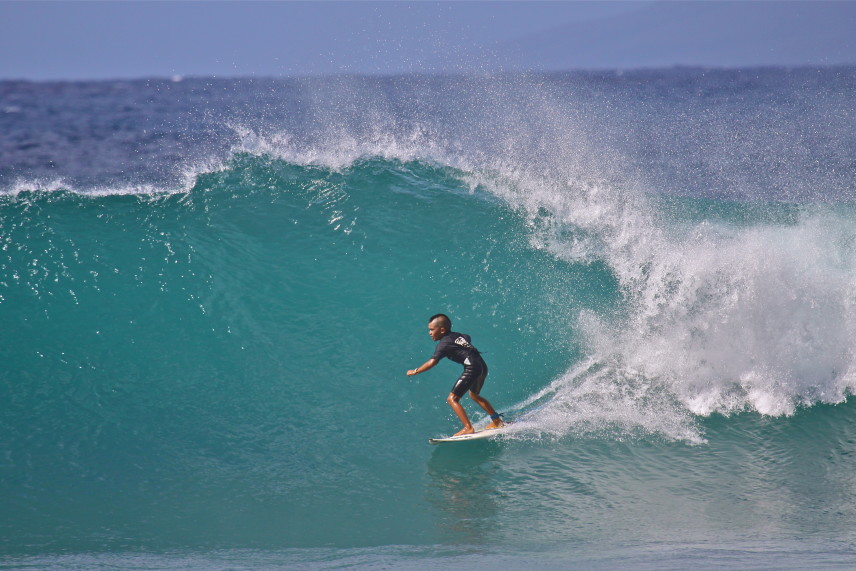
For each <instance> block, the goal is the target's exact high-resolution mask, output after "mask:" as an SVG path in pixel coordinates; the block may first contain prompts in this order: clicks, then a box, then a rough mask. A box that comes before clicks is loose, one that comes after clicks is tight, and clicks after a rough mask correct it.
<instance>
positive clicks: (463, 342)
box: [455, 337, 472, 349]
mask: <svg viewBox="0 0 856 571" xmlns="http://www.w3.org/2000/svg"><path fill="white" fill-rule="evenodd" d="M455 345H460V346H461V347H466V348H467V349H470V348H471V347H472V345H470V344H469V343H468V342H467V340H466V339H464V338H463V337H458V338H457V339H455Z"/></svg>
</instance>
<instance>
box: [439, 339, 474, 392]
mask: <svg viewBox="0 0 856 571" xmlns="http://www.w3.org/2000/svg"><path fill="white" fill-rule="evenodd" d="M443 357H447V358H448V359H449V360H450V361H454V362H455V363H458V364H460V365H463V366H464V372H463V373H462V374H461V377H460V378H459V379H458V381H457V382H456V383H455V386H454V387H452V393H454V394H455V395H456V396H458V397H461V396H463V395H464V393H466V392H467V391H472V392H474V393H475V394H479V392H481V388H482V385H484V380H485V377H487V364H486V363H485V362H484V359H482V356H481V353H479V350H478V349H476V348H475V347H473V345H472V343H471V342H470V336H469V335H467V334H466V333H455V332H451V333H446V334H445V335H444V336H443V337H442V338H441V339H440V340H439V341H437V348H436V349H435V350H434V356H433V357H432V358H433V359H436V360H437V361H439V360H440V359H442V358H443Z"/></svg>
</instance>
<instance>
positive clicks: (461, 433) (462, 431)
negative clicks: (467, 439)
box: [455, 426, 475, 436]
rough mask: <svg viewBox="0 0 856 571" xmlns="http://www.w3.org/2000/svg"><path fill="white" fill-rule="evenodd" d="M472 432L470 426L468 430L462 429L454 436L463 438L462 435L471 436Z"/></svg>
mask: <svg viewBox="0 0 856 571" xmlns="http://www.w3.org/2000/svg"><path fill="white" fill-rule="evenodd" d="M473 432H475V430H473V427H472V426H470V427H469V428H463V429H461V430H459V431H458V432H456V433H455V436H463V435H464V434H472V433H473Z"/></svg>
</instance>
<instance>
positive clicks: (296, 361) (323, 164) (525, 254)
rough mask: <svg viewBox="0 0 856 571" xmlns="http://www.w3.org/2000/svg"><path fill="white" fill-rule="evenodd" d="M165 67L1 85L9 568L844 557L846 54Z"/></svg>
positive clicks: (848, 284) (849, 363) (852, 283)
mask: <svg viewBox="0 0 856 571" xmlns="http://www.w3.org/2000/svg"><path fill="white" fill-rule="evenodd" d="M178 79H179V78H176V79H175V80H172V81H170V80H155V79H152V80H139V81H124V82H60V83H32V82H10V81H7V82H0V316H2V320H3V321H2V322H3V325H4V327H3V330H4V333H3V343H2V344H0V355H2V362H3V367H2V368H0V491H2V493H0V529H1V530H2V533H0V567H2V568H16V569H19V568H33V569H69V568H72V569H73V568H78V569H93V568H96V569H97V568H105V569H106V568H116V567H123V568H124V567H129V566H135V567H139V568H181V569H185V568H198V569H224V568H282V567H288V568H328V567H370V568H371V567H381V568H386V567H408V568H426V569H427V568H436V567H437V566H441V565H442V566H454V567H459V568H487V567H495V566H497V565H501V566H505V567H515V568H530V567H535V566H538V567H548V568H568V567H581V568H623V567H631V566H632V567H634V568H643V569H645V568H650V569H655V568H656V569H660V568H686V567H687V566H690V565H691V566H692V567H697V568H717V567H722V566H729V567H735V568H789V567H790V568H806V567H812V568H819V567H820V568H822V567H829V568H847V567H852V565H853V561H856V551H854V547H853V546H854V542H856V536H854V534H853V531H852V530H853V529H856V510H854V508H853V507H852V506H854V505H856V502H854V501H853V500H854V499H856V479H854V477H853V475H852V474H853V473H854V467H856V465H855V464H854V462H856V459H854V458H856V456H854V454H853V446H854V443H856V430H854V422H853V421H854V420H856V416H854V415H856V403H854V400H853V397H852V394H853V392H854V390H856V366H854V357H856V353H854V341H856V321H854V317H856V254H854V251H856V250H854V245H856V207H854V204H855V203H856V201H854V199H856V163H854V162H853V157H854V152H856V104H854V99H853V96H852V93H853V92H854V87H856V69H854V68H852V67H834V68H819V69H818V68H799V69H785V68H759V69H746V70H706V69H694V68H687V69H680V68H678V69H668V70H648V71H637V72H624V73H611V72H609V73H608V72H597V73H594V72H591V73H567V74H508V75H504V74H500V75H493V76H459V75H448V76H446V75H439V76H433V75H426V76H393V77H361V76H342V77H331V78H315V79H287V80H273V79H270V80H269V79H215V78H192V79H184V80H180V81H179V80H178ZM438 312H444V313H447V314H449V315H450V316H451V317H452V319H453V323H454V328H455V329H456V330H459V331H463V332H466V333H468V334H470V335H472V337H473V343H474V344H475V345H476V346H478V347H479V349H480V350H481V351H482V353H483V354H484V356H485V358H486V360H487V362H488V364H489V366H490V371H491V372H490V375H489V376H488V379H487V381H486V384H485V388H484V394H485V396H486V397H487V398H488V399H489V400H490V401H491V402H492V403H493V404H494V406H496V407H497V409H499V410H500V411H501V412H503V413H504V414H505V415H506V418H508V419H513V420H515V423H514V424H513V426H512V427H511V428H510V429H509V431H508V432H507V434H506V436H505V437H504V438H502V439H497V440H492V441H482V442H473V443H468V444H462V445H455V446H454V447H443V446H440V447H432V446H429V445H428V444H427V439H428V438H429V437H432V436H438V435H444V434H450V433H453V432H454V431H456V430H457V429H458V427H457V424H456V423H457V420H456V419H455V418H454V416H453V414H452V412H451V411H450V409H449V408H448V406H447V405H446V403H445V396H446V395H447V394H448V391H449V388H450V387H451V386H452V384H453V383H454V380H455V379H456V378H457V374H458V370H457V368H456V366H455V365H454V364H451V363H446V362H443V363H441V365H439V366H438V367H436V368H435V369H434V370H432V371H430V372H427V373H425V374H423V375H420V376H419V377H413V378H411V377H406V376H405V374H404V373H405V371H406V370H407V369H410V368H413V367H415V366H417V365H419V364H421V363H423V362H424V361H425V359H427V358H428V357H430V355H431V354H432V352H433V349H434V345H433V343H432V341H431V339H430V338H429V337H428V335H427V329H426V325H427V318H428V317H429V316H431V315H433V314H434V313H438ZM464 402H465V406H466V407H467V409H468V411H469V412H470V414H471V415H472V416H473V418H474V419H476V420H477V421H479V422H484V421H485V420H486V419H484V418H483V416H484V415H483V414H482V413H481V411H479V410H478V408H477V407H476V406H474V405H473V403H471V402H467V399H465V400H464Z"/></svg>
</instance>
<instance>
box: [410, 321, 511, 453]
mask: <svg viewBox="0 0 856 571" xmlns="http://www.w3.org/2000/svg"><path fill="white" fill-rule="evenodd" d="M428 334H429V335H430V336H431V339H433V340H434V341H437V342H438V343H437V348H436V349H435V350H434V356H433V357H431V358H430V359H428V360H427V361H425V363H424V364H423V365H420V366H419V367H416V368H415V369H410V370H409V371H407V375H408V376H413V375H418V374H419V373H424V372H425V371H427V370H428V369H432V368H433V367H434V366H435V365H436V364H437V363H439V362H440V359H442V358H443V357H448V358H449V359H450V360H452V361H454V362H455V363H459V364H461V365H463V366H464V372H463V373H461V377H460V378H459V379H458V381H457V382H456V383H455V386H454V387H452V392H450V393H449V396H448V397H446V402H447V403H449V406H450V407H452V410H453V411H455V414H456V415H458V418H459V419H461V422H462V423H463V424H464V428H463V429H462V430H460V431H458V432H457V433H455V436H460V435H462V434H472V433H473V432H475V429H474V428H473V425H472V423H470V419H469V418H468V417H467V412H466V411H465V410H464V407H463V406H462V405H461V403H460V400H461V397H462V396H464V393H466V392H467V391H470V398H472V399H473V400H474V401H476V404H478V405H479V406H480V407H482V408H483V409H484V411H485V412H486V413H488V414H489V415H490V424H488V425H487V426H485V430H487V429H492V428H499V427H501V426H504V423H503V422H502V420H501V419H500V418H499V414H497V412H496V411H495V410H494V409H493V407H492V406H491V404H490V403H489V402H488V401H487V399H486V398H484V397H483V396H481V395H480V394H479V393H480V392H481V389H482V385H484V380H485V377H487V363H485V362H484V359H483V358H482V356H481V353H479V350H478V349H476V348H475V347H473V346H472V344H471V343H470V336H469V335H467V334H465V333H455V332H453V331H452V320H451V319H449V317H448V316H446V315H444V314H442V313H438V314H437V315H434V316H432V317H431V319H429V320H428Z"/></svg>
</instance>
